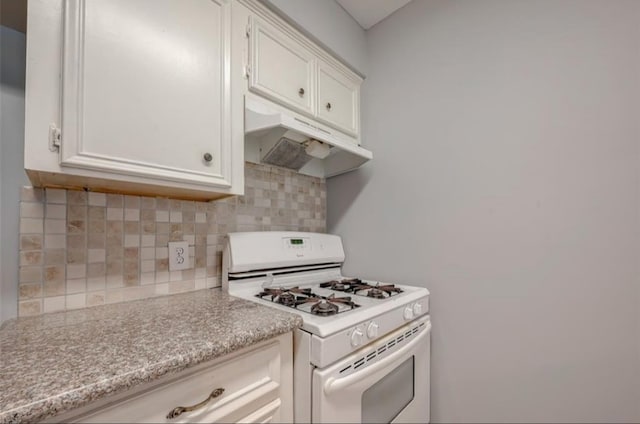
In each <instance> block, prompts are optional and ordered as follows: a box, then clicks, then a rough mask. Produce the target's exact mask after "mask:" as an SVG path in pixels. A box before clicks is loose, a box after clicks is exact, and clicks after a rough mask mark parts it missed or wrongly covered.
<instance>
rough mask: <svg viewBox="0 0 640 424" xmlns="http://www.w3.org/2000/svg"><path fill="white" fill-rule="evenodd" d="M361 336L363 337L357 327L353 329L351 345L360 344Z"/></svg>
mask: <svg viewBox="0 0 640 424" xmlns="http://www.w3.org/2000/svg"><path fill="white" fill-rule="evenodd" d="M363 337H364V334H362V331H360V329H359V328H356V329H355V330H353V333H351V346H353V347H357V346H360V344H361V343H362V338H363Z"/></svg>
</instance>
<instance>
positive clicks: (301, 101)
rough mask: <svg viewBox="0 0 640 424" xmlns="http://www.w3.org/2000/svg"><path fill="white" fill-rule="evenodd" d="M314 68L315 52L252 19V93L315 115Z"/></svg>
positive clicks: (250, 82) (250, 86)
mask: <svg viewBox="0 0 640 424" xmlns="http://www.w3.org/2000/svg"><path fill="white" fill-rule="evenodd" d="M314 66H315V65H314V57H313V55H312V53H311V52H309V51H308V50H307V49H305V48H304V47H303V46H302V45H301V44H299V43H297V42H296V41H295V40H293V39H292V38H290V37H288V36H287V35H286V34H284V33H282V32H279V31H276V30H275V29H273V28H272V27H271V26H269V25H268V24H267V23H265V22H262V21H260V20H259V19H257V18H256V17H251V44H250V78H249V89H250V90H251V91H254V92H256V93H258V94H261V95H263V96H265V97H268V98H270V99H271V100H273V101H276V102H279V103H281V104H283V105H285V106H289V107H292V108H294V109H297V110H299V111H301V112H305V113H307V114H313V112H314V106H315V103H314V93H313V90H314Z"/></svg>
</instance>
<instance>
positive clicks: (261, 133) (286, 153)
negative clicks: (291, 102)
mask: <svg viewBox="0 0 640 424" xmlns="http://www.w3.org/2000/svg"><path fill="white" fill-rule="evenodd" d="M244 128H245V148H246V157H245V159H246V160H248V161H250V162H257V163H266V164H271V165H277V166H281V167H284V168H288V169H292V170H295V171H298V172H300V173H302V174H306V175H312V176H315V177H323V178H328V177H333V176H335V175H338V174H342V173H345V172H348V171H352V170H354V169H356V168H358V167H359V166H361V165H362V164H364V163H365V162H367V161H368V160H370V159H371V158H372V157H373V155H372V154H371V152H370V151H369V150H366V149H363V148H362V147H360V146H358V145H357V144H356V142H355V140H349V139H348V137H346V136H341V135H340V134H338V133H337V131H336V132H335V133H334V132H332V131H330V130H329V129H327V128H321V127H320V126H319V125H318V124H316V123H315V122H314V121H312V120H310V119H306V118H305V119H301V118H298V117H295V116H293V115H292V114H288V113H286V112H283V111H282V110H276V108H274V107H271V106H269V105H268V104H266V103H263V102H261V101H258V100H255V99H253V98H250V97H246V98H245V115H244Z"/></svg>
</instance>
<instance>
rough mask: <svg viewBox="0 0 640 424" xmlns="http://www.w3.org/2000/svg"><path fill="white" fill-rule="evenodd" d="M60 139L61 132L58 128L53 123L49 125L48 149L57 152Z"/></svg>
mask: <svg viewBox="0 0 640 424" xmlns="http://www.w3.org/2000/svg"><path fill="white" fill-rule="evenodd" d="M61 141H62V133H61V132H60V128H58V127H56V126H55V125H54V124H51V125H49V150H51V151H52V152H57V151H59V150H60V143H61Z"/></svg>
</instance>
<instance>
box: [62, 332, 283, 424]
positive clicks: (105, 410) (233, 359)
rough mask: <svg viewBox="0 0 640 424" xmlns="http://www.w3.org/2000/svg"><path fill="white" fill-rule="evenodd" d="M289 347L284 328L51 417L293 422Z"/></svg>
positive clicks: (111, 420)
mask: <svg viewBox="0 0 640 424" xmlns="http://www.w3.org/2000/svg"><path fill="white" fill-rule="evenodd" d="M292 349H293V348H292V335H291V333H288V334H285V335H282V336H279V337H277V338H274V339H271V340H268V341H266V342H261V343H259V344H257V345H254V346H251V347H249V348H245V349H243V350H241V351H239V352H236V353H234V354H232V355H229V356H227V357H223V358H220V359H218V360H215V361H214V362H213V363H205V364H201V365H199V366H197V367H195V368H194V369H192V370H187V371H183V372H182V373H181V374H178V375H174V376H171V377H165V378H162V379H160V380H156V381H155V382H153V383H148V385H145V387H140V388H137V389H134V390H135V392H134V393H132V394H127V395H126V396H124V397H123V396H122V395H121V396H120V397H119V398H118V399H115V400H110V401H109V402H108V403H106V404H105V400H103V401H101V403H102V404H101V405H100V406H96V405H88V406H86V407H84V408H83V410H82V411H72V412H71V413H67V414H65V415H63V416H56V417H53V419H52V421H56V422H61V421H64V422H86V423H105V422H109V423H114V422H127V423H131V422H154V423H182V422H190V423H214V422H224V423H230V422H242V423H268V422H292V421H293V390H292V385H293V378H292V372H293V368H292V364H293V363H292Z"/></svg>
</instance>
